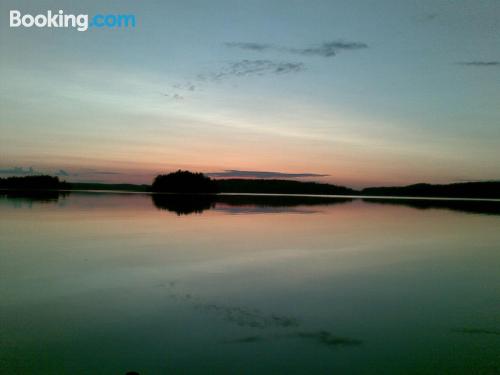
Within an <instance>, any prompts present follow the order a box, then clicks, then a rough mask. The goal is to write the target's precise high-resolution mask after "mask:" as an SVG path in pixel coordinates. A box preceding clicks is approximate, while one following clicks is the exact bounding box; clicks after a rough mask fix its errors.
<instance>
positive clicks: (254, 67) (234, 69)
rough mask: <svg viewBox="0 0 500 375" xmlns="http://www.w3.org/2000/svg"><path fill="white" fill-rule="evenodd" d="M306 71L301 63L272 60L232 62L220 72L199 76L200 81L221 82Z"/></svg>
mask: <svg viewBox="0 0 500 375" xmlns="http://www.w3.org/2000/svg"><path fill="white" fill-rule="evenodd" d="M302 70H304V64H303V63H301V62H276V61H271V60H241V61H236V62H231V63H229V64H228V65H227V66H225V67H223V68H222V69H221V70H220V71H218V72H212V73H208V74H199V75H198V79H200V80H211V81H219V80H221V79H224V78H228V77H245V76H252V75H253V76H261V75H265V74H286V73H296V72H300V71H302Z"/></svg>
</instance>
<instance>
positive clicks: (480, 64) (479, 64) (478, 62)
mask: <svg viewBox="0 0 500 375" xmlns="http://www.w3.org/2000/svg"><path fill="white" fill-rule="evenodd" d="M457 64H458V65H465V66H476V67H491V66H500V61H481V60H476V61H462V62H459V63H457Z"/></svg>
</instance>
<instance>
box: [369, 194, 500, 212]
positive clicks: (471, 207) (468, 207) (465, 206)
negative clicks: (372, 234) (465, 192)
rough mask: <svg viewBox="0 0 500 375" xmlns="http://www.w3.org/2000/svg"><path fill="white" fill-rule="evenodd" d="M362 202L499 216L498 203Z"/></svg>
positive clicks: (499, 203) (431, 201)
mask: <svg viewBox="0 0 500 375" xmlns="http://www.w3.org/2000/svg"><path fill="white" fill-rule="evenodd" d="M363 202H366V203H376V204H388V205H398V206H408V207H412V208H417V209H421V210H426V209H431V208H433V209H446V210H452V211H460V212H466V213H474V214H485V215H500V201H492V200H490V201H481V200H467V199H464V200H447V199H399V198H397V199H389V198H363Z"/></svg>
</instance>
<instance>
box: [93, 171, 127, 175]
mask: <svg viewBox="0 0 500 375" xmlns="http://www.w3.org/2000/svg"><path fill="white" fill-rule="evenodd" d="M89 174H106V175H107V174H121V173H120V172H108V171H90V172H89Z"/></svg>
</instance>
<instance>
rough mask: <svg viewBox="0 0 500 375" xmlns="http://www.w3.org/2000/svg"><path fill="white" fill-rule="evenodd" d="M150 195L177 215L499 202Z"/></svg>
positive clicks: (493, 210)
mask: <svg viewBox="0 0 500 375" xmlns="http://www.w3.org/2000/svg"><path fill="white" fill-rule="evenodd" d="M151 198H152V200H153V203H154V205H155V207H157V208H159V209H162V210H167V211H170V212H175V213H176V214H177V215H189V214H193V213H196V214H201V213H203V212H204V211H206V210H211V209H215V210H218V211H224V212H227V213H283V212H294V213H315V212H317V210H315V209H314V208H320V207H322V206H323V207H324V206H333V205H339V204H344V203H349V202H355V201H363V202H366V203H370V204H386V205H398V206H407V207H411V208H416V209H446V210H453V211H460V212H465V213H476V214H487V215H500V201H480V200H445V199H410V198H408V199H399V198H397V199H391V198H355V197H352V198H351V197H349V198H341V197H325V196H299V195H296V196H278V195H174V194H153V195H152V196H151Z"/></svg>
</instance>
